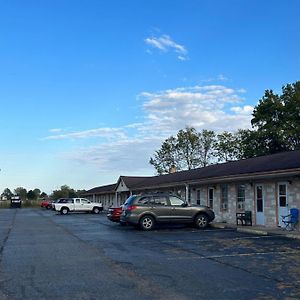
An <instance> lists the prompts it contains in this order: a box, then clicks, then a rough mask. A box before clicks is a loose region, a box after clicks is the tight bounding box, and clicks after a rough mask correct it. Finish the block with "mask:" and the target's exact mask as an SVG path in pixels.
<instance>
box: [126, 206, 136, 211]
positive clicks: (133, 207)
mask: <svg viewBox="0 0 300 300" xmlns="http://www.w3.org/2000/svg"><path fill="white" fill-rule="evenodd" d="M134 209H136V205H129V206H128V207H127V210H129V211H132V210H134Z"/></svg>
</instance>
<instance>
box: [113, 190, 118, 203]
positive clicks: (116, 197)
mask: <svg viewBox="0 0 300 300" xmlns="http://www.w3.org/2000/svg"><path fill="white" fill-rule="evenodd" d="M114 206H115V207H118V192H116V193H115V200H114Z"/></svg>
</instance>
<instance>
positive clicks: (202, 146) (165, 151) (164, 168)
mask: <svg viewBox="0 0 300 300" xmlns="http://www.w3.org/2000/svg"><path fill="white" fill-rule="evenodd" d="M214 143H215V133H214V132H213V131H209V130H203V131H202V132H197V131H196V129H195V128H192V127H186V128H185V129H181V130H179V131H178V133H177V135H176V137H173V136H171V137H169V138H168V139H166V140H165V141H164V142H163V144H162V146H161V148H160V149H159V150H157V151H156V152H155V154H154V157H151V158H150V162H149V163H150V164H151V165H153V166H154V168H155V169H156V171H157V173H158V174H167V173H170V170H171V169H172V167H173V166H175V167H176V170H178V171H181V170H190V169H193V168H197V167H204V166H206V165H208V164H210V163H211V162H212V159H213V157H214V148H213V146H214Z"/></svg>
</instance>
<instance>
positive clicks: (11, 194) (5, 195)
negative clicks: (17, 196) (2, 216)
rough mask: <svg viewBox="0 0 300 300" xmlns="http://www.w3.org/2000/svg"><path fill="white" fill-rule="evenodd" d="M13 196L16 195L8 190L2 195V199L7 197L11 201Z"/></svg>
mask: <svg viewBox="0 0 300 300" xmlns="http://www.w3.org/2000/svg"><path fill="white" fill-rule="evenodd" d="M13 195H14V194H13V193H12V192H11V190H10V189H9V188H6V189H4V191H3V193H2V194H1V197H5V198H6V199H7V200H10V199H11V197H12V196H13Z"/></svg>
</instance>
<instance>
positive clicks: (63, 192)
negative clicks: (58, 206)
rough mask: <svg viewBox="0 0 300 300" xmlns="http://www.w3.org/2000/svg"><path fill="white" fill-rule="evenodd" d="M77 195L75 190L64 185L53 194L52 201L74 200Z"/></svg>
mask: <svg viewBox="0 0 300 300" xmlns="http://www.w3.org/2000/svg"><path fill="white" fill-rule="evenodd" d="M77 196H78V195H77V193H76V192H75V190H74V189H72V188H70V187H69V186H68V185H62V186H61V187H60V190H54V191H53V192H52V194H51V196H50V197H51V198H52V199H59V198H74V197H77Z"/></svg>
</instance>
